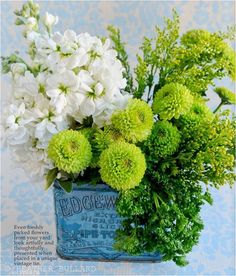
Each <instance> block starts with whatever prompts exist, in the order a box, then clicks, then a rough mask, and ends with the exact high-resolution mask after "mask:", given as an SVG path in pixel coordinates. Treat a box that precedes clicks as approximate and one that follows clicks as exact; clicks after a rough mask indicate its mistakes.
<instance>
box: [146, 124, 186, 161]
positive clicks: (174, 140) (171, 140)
mask: <svg viewBox="0 0 236 276" xmlns="http://www.w3.org/2000/svg"><path fill="white" fill-rule="evenodd" d="M180 137H181V136H180V133H179V131H178V129H177V127H175V126H173V125H172V123H170V122H168V121H158V122H156V123H155V124H154V127H153V129H152V133H151V134H150V135H149V137H148V139H147V140H146V141H145V142H144V149H145V153H146V158H147V159H149V157H150V158H151V159H152V160H158V159H159V158H160V157H164V156H168V155H171V154H173V153H174V152H175V151H176V150H177V148H178V146H179V143H180Z"/></svg>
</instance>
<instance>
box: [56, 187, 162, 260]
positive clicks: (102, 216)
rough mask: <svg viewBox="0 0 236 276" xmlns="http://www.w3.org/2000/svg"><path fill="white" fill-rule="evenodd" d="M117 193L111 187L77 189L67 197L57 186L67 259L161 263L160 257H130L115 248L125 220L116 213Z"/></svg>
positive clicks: (60, 247)
mask: <svg viewBox="0 0 236 276" xmlns="http://www.w3.org/2000/svg"><path fill="white" fill-rule="evenodd" d="M116 198H117V192H115V191H114V190H113V189H111V188H109V187H108V186H107V185H104V184H99V185H96V186H95V185H91V184H86V185H81V186H78V185H74V186H73V191H72V192H71V193H66V192H65V191H64V190H63V189H62V188H61V187H60V186H59V185H58V184H57V183H55V184H54V203H55V216H56V228H57V253H58V255H59V256H60V257H62V258H65V259H78V260H99V261H131V262H160V261H161V256H160V254H158V253H156V254H142V255H139V256H130V255H127V254H125V253H123V252H118V251H115V250H114V249H113V248H112V245H113V242H114V236H115V231H116V229H117V228H119V226H120V222H121V218H120V217H119V215H118V214H117V212H116V210H115V201H116Z"/></svg>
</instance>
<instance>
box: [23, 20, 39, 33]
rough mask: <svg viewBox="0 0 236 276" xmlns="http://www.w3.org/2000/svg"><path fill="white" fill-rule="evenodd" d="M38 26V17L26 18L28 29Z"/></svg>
mask: <svg viewBox="0 0 236 276" xmlns="http://www.w3.org/2000/svg"><path fill="white" fill-rule="evenodd" d="M37 26H38V22H37V20H36V18H34V17H29V18H27V19H26V22H25V28H26V31H31V30H35V29H37Z"/></svg>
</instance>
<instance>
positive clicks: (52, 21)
mask: <svg viewBox="0 0 236 276" xmlns="http://www.w3.org/2000/svg"><path fill="white" fill-rule="evenodd" d="M57 22H58V16H54V15H52V14H50V13H48V12H46V14H45V16H44V18H43V23H44V25H45V26H46V27H47V28H49V29H51V27H52V26H53V25H56V24H57Z"/></svg>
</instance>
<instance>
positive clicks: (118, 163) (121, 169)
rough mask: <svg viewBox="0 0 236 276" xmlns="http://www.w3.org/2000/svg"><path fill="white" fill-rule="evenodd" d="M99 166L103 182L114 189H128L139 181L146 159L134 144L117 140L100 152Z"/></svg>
mask: <svg viewBox="0 0 236 276" xmlns="http://www.w3.org/2000/svg"><path fill="white" fill-rule="evenodd" d="M100 168H101V169H100V174H101V178H102V180H103V181H104V182H106V183H107V184H108V185H110V186H111V187H112V188H114V189H117V190H128V189H131V188H133V187H135V186H137V185H138V184H139V183H140V182H141V180H142V178H143V176H144V173H145V170H146V161H145V157H144V155H143V153H142V152H141V150H140V149H139V148H138V147H136V146H135V145H132V144H128V143H126V142H117V143H113V144H111V145H110V146H109V147H108V149H106V150H105V151H103V152H102V154H101V157H100Z"/></svg>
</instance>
